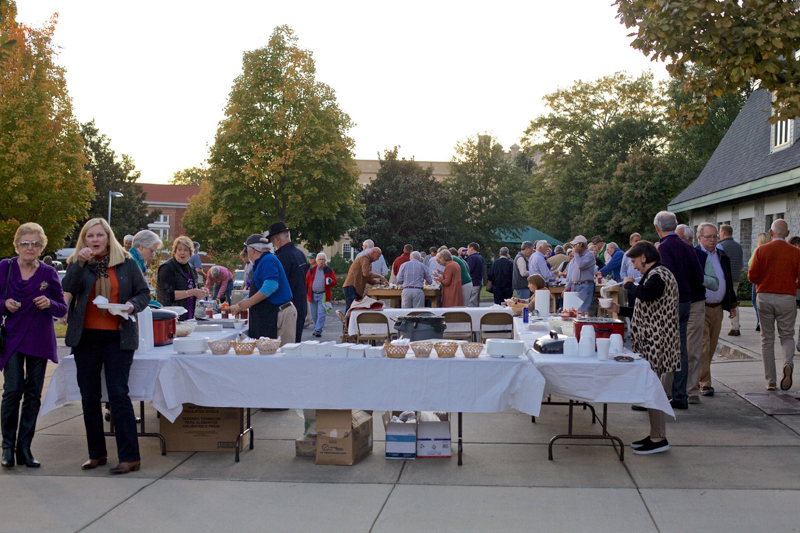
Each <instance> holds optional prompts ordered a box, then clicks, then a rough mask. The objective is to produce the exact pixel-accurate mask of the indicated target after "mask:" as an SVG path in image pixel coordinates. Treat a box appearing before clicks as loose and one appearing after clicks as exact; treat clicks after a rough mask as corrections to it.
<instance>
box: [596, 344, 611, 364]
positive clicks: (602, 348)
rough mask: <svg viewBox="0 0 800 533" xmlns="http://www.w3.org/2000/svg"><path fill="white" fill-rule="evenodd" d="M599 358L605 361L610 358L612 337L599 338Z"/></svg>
mask: <svg viewBox="0 0 800 533" xmlns="http://www.w3.org/2000/svg"><path fill="white" fill-rule="evenodd" d="M596 342H597V359H598V360H600V361H605V360H606V359H608V349H609V347H610V346H611V339H597V341H596Z"/></svg>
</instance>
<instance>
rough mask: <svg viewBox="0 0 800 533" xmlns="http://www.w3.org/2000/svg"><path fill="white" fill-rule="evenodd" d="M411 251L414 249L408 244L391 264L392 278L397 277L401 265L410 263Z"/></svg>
mask: <svg viewBox="0 0 800 533" xmlns="http://www.w3.org/2000/svg"><path fill="white" fill-rule="evenodd" d="M413 251H414V247H413V246H411V245H410V244H406V245H405V246H403V253H402V254H401V255H400V257H398V258H397V259H395V260H394V263H392V274H393V275H394V277H397V273H398V272H400V267H401V266H403V263H408V262H409V261H411V252H413Z"/></svg>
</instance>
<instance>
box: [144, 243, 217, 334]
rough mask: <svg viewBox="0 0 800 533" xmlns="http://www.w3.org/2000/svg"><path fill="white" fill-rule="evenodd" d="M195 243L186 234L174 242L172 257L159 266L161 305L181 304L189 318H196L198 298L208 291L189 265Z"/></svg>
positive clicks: (157, 288) (158, 288) (158, 287)
mask: <svg viewBox="0 0 800 533" xmlns="http://www.w3.org/2000/svg"><path fill="white" fill-rule="evenodd" d="M193 251H194V245H193V244H192V241H191V239H189V237H187V236H186V235H181V236H180V237H178V238H177V239H175V242H173V243H172V257H171V258H170V259H169V260H168V261H165V262H164V263H163V264H162V265H161V266H160V267H158V277H157V280H156V298H157V300H158V302H159V303H160V304H161V305H164V306H167V307H168V306H172V305H180V306H183V307H185V308H186V310H187V311H188V313H187V314H186V315H185V316H186V318H187V319H191V318H194V309H195V303H196V301H197V298H205V297H206V295H207V294H208V291H206V290H205V289H200V288H199V283H198V280H197V275H196V273H195V271H194V269H193V268H192V267H191V265H189V259H190V258H191V257H192V252H193Z"/></svg>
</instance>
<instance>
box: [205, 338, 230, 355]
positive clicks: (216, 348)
mask: <svg viewBox="0 0 800 533" xmlns="http://www.w3.org/2000/svg"><path fill="white" fill-rule="evenodd" d="M232 345H233V342H232V341H208V347H209V348H211V353H213V354H214V355H225V354H227V353H228V352H230V351H231V346H232Z"/></svg>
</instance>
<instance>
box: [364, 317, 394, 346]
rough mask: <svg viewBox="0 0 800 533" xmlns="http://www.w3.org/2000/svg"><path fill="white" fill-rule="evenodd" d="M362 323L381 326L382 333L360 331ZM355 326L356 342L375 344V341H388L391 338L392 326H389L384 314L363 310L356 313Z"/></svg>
mask: <svg viewBox="0 0 800 533" xmlns="http://www.w3.org/2000/svg"><path fill="white" fill-rule="evenodd" d="M364 325H371V326H383V328H381V329H384V332H383V333H362V331H361V327H362V326H364ZM356 327H357V328H358V335H357V336H356V342H357V343H359V344H360V343H362V342H368V343H372V344H375V343H376V342H377V341H382V342H389V341H390V340H391V331H392V328H391V327H390V326H389V319H388V318H387V317H386V315H385V314H383V313H379V312H376V311H364V312H360V313H357V314H356Z"/></svg>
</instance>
